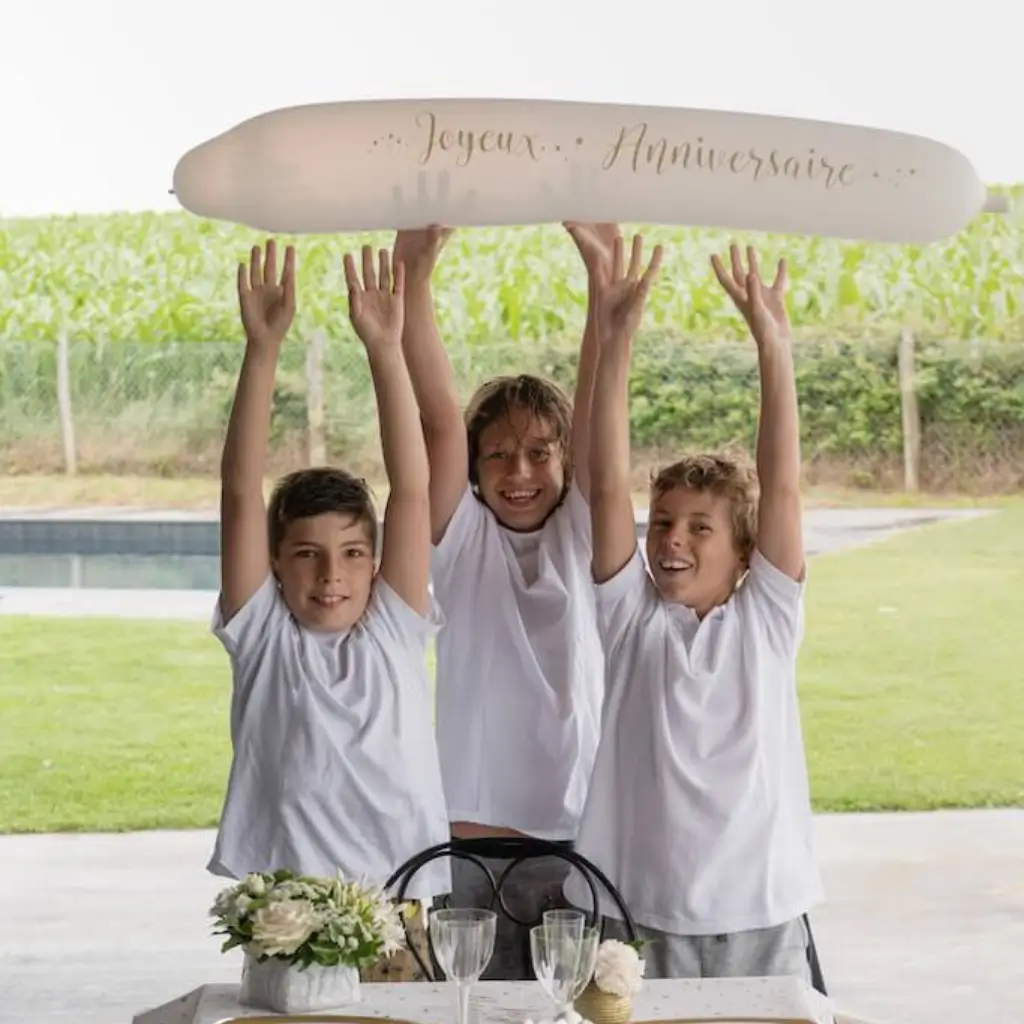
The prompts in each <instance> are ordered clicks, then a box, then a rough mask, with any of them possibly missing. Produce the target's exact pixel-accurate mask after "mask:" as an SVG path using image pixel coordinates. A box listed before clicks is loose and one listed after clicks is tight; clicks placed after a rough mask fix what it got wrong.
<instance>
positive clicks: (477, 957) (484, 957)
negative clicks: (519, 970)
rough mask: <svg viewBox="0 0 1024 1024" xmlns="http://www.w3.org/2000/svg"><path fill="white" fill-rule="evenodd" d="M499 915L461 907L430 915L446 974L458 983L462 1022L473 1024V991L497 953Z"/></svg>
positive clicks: (431, 932) (457, 992) (441, 962)
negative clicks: (471, 1012)
mask: <svg viewBox="0 0 1024 1024" xmlns="http://www.w3.org/2000/svg"><path fill="white" fill-rule="evenodd" d="M496 925H497V915H496V914H495V913H494V911H493V910H478V909H476V908H472V907H471V908H458V909H455V908H453V909H450V910H435V911H432V912H431V914H430V939H431V942H432V944H433V946H434V955H435V956H436V957H437V962H438V963H439V964H440V966H441V970H442V971H444V976H445V977H446V978H447V979H448V980H449V981H453V982H454V983H455V996H456V1000H457V1009H458V1024H469V994H470V990H471V989H472V987H473V983H474V982H476V981H479V980H480V975H481V974H483V973H484V970H485V969H486V967H487V965H488V963H490V960H491V957H492V956H493V955H494V931H495V928H496Z"/></svg>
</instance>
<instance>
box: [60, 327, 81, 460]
mask: <svg viewBox="0 0 1024 1024" xmlns="http://www.w3.org/2000/svg"><path fill="white" fill-rule="evenodd" d="M57 410H58V413H59V415H60V434H61V440H62V441H63V444H64V472H65V473H66V474H67V475H68V476H74V475H75V474H76V473H77V471H78V455H77V450H76V446H75V421H74V417H73V416H72V415H71V363H70V359H69V357H68V337H67V335H66V334H65V333H64V332H63V331H61V332H60V334H59V335H58V336H57Z"/></svg>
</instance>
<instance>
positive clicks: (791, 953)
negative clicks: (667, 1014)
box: [604, 917, 811, 984]
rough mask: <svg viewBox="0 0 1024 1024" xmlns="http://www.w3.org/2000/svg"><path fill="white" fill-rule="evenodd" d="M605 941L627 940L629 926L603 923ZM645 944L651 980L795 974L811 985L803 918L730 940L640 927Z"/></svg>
mask: <svg viewBox="0 0 1024 1024" xmlns="http://www.w3.org/2000/svg"><path fill="white" fill-rule="evenodd" d="M604 925H605V931H604V937H605V938H606V939H620V940H622V941H623V942H626V941H627V940H628V938H629V935H628V932H627V931H626V927H625V925H624V924H623V923H622V922H621V921H618V920H615V919H613V918H610V917H606V918H605V919H604ZM636 934H637V938H638V939H640V940H641V941H642V942H644V943H649V945H645V946H644V948H643V950H642V951H641V954H640V955H641V956H642V957H643V958H644V961H645V962H646V965H647V969H646V972H645V974H644V977H647V978H767V977H776V976H779V975H787V976H788V975H793V976H795V977H798V978H803V979H804V981H806V982H807V983H808V984H810V983H811V966H810V959H809V954H810V950H809V946H810V932H809V931H808V929H807V925H806V923H805V922H804V919H803V918H802V917H798V918H796V919H794V920H792V921H787V922H786V923H785V924H780V925H776V926H775V927H774V928H756V929H754V930H752V931H747V932H731V933H730V934H728V935H674V934H672V933H671V932H659V931H657V930H655V929H654V928H645V927H643V926H642V925H639V924H638V925H637V926H636Z"/></svg>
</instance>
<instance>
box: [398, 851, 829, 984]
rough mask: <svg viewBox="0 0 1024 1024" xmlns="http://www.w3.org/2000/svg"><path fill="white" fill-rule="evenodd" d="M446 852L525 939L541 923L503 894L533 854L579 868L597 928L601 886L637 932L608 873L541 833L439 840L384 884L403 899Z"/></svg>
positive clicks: (817, 974)
mask: <svg viewBox="0 0 1024 1024" xmlns="http://www.w3.org/2000/svg"><path fill="white" fill-rule="evenodd" d="M442 857H448V858H450V859H452V860H468V861H470V862H471V863H472V864H475V865H476V867H477V868H478V869H479V870H480V872H481V873H482V874H483V876H484V877H485V878H486V879H487V883H488V886H489V888H490V890H491V892H492V894H493V895H492V897H491V905H490V907H488V908H485V909H489V910H496V911H497V912H499V913H501V914H503V915H504V916H505V917H506V918H507V919H508V920H510V921H512V922H513V923H514V924H516V925H517V926H518V927H519V928H520V929H521V930H522V934H523V942H524V943H527V942H528V938H527V936H528V935H529V930H530V928H532V927H534V926H535V925H538V924H540V923H541V922H540V920H534V921H524V920H522V919H521V918H519V917H517V916H516V915H515V914H514V913H513V912H512V911H511V910H510V909H509V907H508V905H507V904H506V902H505V898H504V885H505V882H506V881H507V880H508V878H509V876H510V875H511V874H512V872H513V871H515V869H516V868H517V867H518V866H519V865H520V864H523V863H525V862H526V861H528V860H533V859H535V858H537V857H558V858H559V859H561V860H563V861H565V862H567V863H568V864H569V865H570V866H571V867H574V868H577V869H578V870H579V872H580V874H581V875H582V876H583V879H584V881H585V882H586V884H587V887H588V889H589V890H590V905H591V906H590V910H589V912H588V911H584V913H586V914H587V924H588V926H589V927H591V928H595V927H596V928H600V929H601V931H602V933H603V931H604V919H603V917H602V915H601V911H600V900H599V897H598V892H599V888H598V887H600V888H601V889H603V890H604V891H605V892H606V893H607V894H608V895H609V896H610V897H611V899H612V901H613V902H614V903H615V906H616V907H617V909H618V911H619V916H620V918H621V919H622V921H623V923H624V925H625V928H626V932H627V935H628V936H629V940H630V941H631V942H635V941H636V938H637V933H636V926H635V924H634V923H633V917H632V915H631V914H630V912H629V909H628V908H627V907H626V902H625V900H624V899H623V898H622V894H621V893H620V892H619V891H618V889H616V888H615V886H614V885H613V884H612V882H611V881H610V879H609V878H608V876H607V875H605V874H604V872H603V871H601V869H600V868H599V867H597V865H596V864H594V863H592V862H591V861H589V860H587V858H586V857H584V856H583V855H582V854H580V853H577V852H576V851H575V850H573V849H572V848H571V847H569V846H567V845H565V844H563V843H549V842H546V841H545V840H543V839H533V838H531V837H528V836H524V837H519V836H509V837H504V836H501V837H488V838H486V839H453V840H451V841H450V842H447V843H439V844H438V845H437V846H431V847H430V848H429V849H427V850H424V851H423V852H422V853H418V854H416V855H415V856H413V857H410V858H409V860H407V861H406V862H405V863H404V864H403V865H402V866H401V867H400V868H398V870H397V871H395V872H394V874H392V876H391V877H390V878H389V879H388V881H387V883H386V884H385V886H384V888H385V889H386V890H387V891H388V892H390V893H391V894H392V895H393V896H394V898H395V899H397V900H399V901H401V900H404V899H405V893H406V890H407V889H408V887H409V883H410V882H411V881H412V879H413V877H414V876H415V875H416V873H417V872H418V871H419V870H420V869H421V868H423V867H424V866H425V865H426V864H429V863H431V862H432V861H435V860H439V859H441V858H442ZM482 857H488V858H493V859H497V860H509V861H511V863H510V864H509V865H508V867H506V868H505V870H504V871H502V873H501V876H500V877H499V878H497V879H496V878H495V877H494V873H493V872H492V871H491V869H490V868H489V867H488V866H487V865H486V864H485V863H484V862H483V860H481V858H482ZM804 926H805V927H806V928H807V962H808V965H809V967H810V971H811V984H812V985H813V987H814V988H815V989H817V991H819V992H820V993H821V994H822V995H824V996H827V995H828V991H827V990H826V988H825V978H824V975H823V972H822V969H821V962H820V960H819V959H818V950H817V947H816V945H815V942H814V934H813V932H812V931H811V922H810V920H809V919H808V917H807V915H806V914H805V915H804ZM405 930H406V937H407V938H408V937H409V925H408V922H405ZM427 941H428V943H429V945H430V952H431V958H432V959H436V958H434V944H433V940H432V939H431V937H430V933H429V931H428V933H427ZM409 950H410V952H411V953H412V954H413V956H414V957H415V959H416V963H417V964H418V965H419V968H420V970H421V971H423V974H424V977H427V978H430V979H432V980H443V979H442V977H441V972H440V971H439V970H438V969H436V966H435V967H433V968H431V967H428V966H427V965H426V964H425V963H424V962H423V960H422V958H421V957H420V954H419V951H418V950H416V949H415V947H414V946H413V944H412V942H411V941H410V943H409Z"/></svg>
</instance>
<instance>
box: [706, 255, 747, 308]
mask: <svg viewBox="0 0 1024 1024" xmlns="http://www.w3.org/2000/svg"><path fill="white" fill-rule="evenodd" d="M711 266H712V267H713V268H714V271H715V277H717V278H718V283H719V284H720V285H721V286H722V287H723V288H724V289H725V291H726V292H727V293H728V295H729V298H730V299H732V300H733V302H739V301H741V300H742V298H743V293H742V291H741V290H740V288H739V287H737V285H736V282H735V281H734V280H733V279H732V278H731V277H730V276H729V275H728V274H727V273H726V270H725V267H724V266H723V265H722V261H721V260H720V259H719V258H718V256H717V255H715V256H712V257H711Z"/></svg>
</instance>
